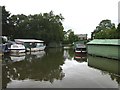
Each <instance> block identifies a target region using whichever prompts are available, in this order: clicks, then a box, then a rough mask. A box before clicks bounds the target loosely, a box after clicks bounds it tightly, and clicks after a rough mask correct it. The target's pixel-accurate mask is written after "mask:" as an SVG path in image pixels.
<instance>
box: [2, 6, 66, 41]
mask: <svg viewBox="0 0 120 90" xmlns="http://www.w3.org/2000/svg"><path fill="white" fill-rule="evenodd" d="M63 20H64V18H63V16H62V15H61V14H60V15H54V14H53V11H50V12H49V13H43V14H42V13H40V14H35V15H28V16H26V15H24V14H18V15H12V16H11V17H10V14H9V12H8V11H6V10H5V7H3V21H2V22H3V35H7V36H9V37H11V38H12V39H14V38H29V39H30V38H34V39H42V40H44V41H45V42H46V43H49V42H57V43H60V42H62V41H63V37H64V33H63V29H64V28H63V25H62V21H63ZM8 24H9V25H8Z"/></svg>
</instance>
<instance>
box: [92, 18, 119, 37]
mask: <svg viewBox="0 0 120 90" xmlns="http://www.w3.org/2000/svg"><path fill="white" fill-rule="evenodd" d="M118 31H119V30H118V29H116V28H115V24H114V23H111V20H102V21H101V22H100V24H99V26H97V27H96V29H95V30H94V31H93V32H92V35H91V36H92V39H93V38H95V39H118V38H120V37H119V35H118V33H119V32H118Z"/></svg>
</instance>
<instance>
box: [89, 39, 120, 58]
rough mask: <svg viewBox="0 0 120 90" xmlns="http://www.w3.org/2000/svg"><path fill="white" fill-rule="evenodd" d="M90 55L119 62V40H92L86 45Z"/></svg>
mask: <svg viewBox="0 0 120 90" xmlns="http://www.w3.org/2000/svg"><path fill="white" fill-rule="evenodd" d="M87 52H88V54H90V55H95V56H102V57H106V58H112V59H119V60H120V39H94V40H92V41H90V42H88V43H87Z"/></svg>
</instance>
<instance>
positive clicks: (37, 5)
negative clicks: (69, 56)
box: [0, 0, 120, 37]
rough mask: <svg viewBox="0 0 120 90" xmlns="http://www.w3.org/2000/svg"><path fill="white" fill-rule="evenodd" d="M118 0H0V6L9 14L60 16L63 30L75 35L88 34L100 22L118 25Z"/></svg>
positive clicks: (89, 34)
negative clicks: (51, 13) (51, 12)
mask: <svg viewBox="0 0 120 90" xmlns="http://www.w3.org/2000/svg"><path fill="white" fill-rule="evenodd" d="M119 1H120V0H0V5H1V6H3V5H4V6H6V10H7V11H10V13H11V14H15V15H16V14H25V15H29V14H39V13H46V12H47V13H49V12H50V11H51V10H52V11H53V12H54V14H60V13H61V14H62V16H63V17H64V18H65V20H64V21H63V26H64V29H65V30H68V29H72V30H73V31H74V32H75V34H88V37H90V36H91V32H92V31H93V30H94V29H95V28H96V26H97V25H98V24H99V23H100V21H102V20H104V19H109V20H111V21H112V23H115V24H116V26H117V24H118V2H119Z"/></svg>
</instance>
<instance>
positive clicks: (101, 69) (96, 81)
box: [2, 49, 120, 88]
mask: <svg viewBox="0 0 120 90" xmlns="http://www.w3.org/2000/svg"><path fill="white" fill-rule="evenodd" d="M2 63H3V64H2V69H3V70H2V75H3V78H2V87H3V88H11V87H13V88H14V87H22V88H24V86H27V85H28V86H29V87H32V86H31V84H32V85H36V87H47V88H48V87H49V88H50V87H56V88H59V87H60V88H90V87H95V88H96V87H97V88H102V87H107V88H109V87H112V86H113V88H114V87H116V86H117V85H118V84H119V82H120V77H119V74H118V67H117V65H118V64H117V63H120V62H118V61H116V60H111V59H105V58H100V57H93V56H87V55H86V54H75V53H74V51H73V50H72V49H69V50H63V49H47V50H46V51H40V52H31V53H25V54H22V55H15V54H12V55H6V56H3V62H2ZM91 76H92V77H91ZM63 78H64V79H63ZM104 80H105V81H104ZM19 81H24V83H23V82H19ZM116 82H117V84H116ZM30 83H31V84H30ZM34 83H35V84H34ZM29 84H30V85H29ZM17 85H18V86H17ZM29 87H28V88H29Z"/></svg>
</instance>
